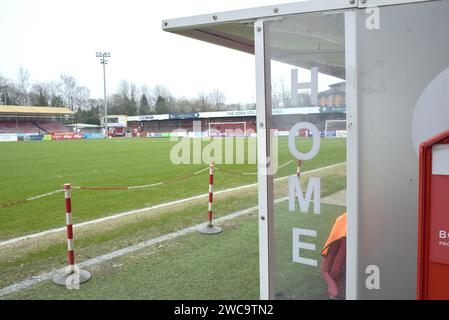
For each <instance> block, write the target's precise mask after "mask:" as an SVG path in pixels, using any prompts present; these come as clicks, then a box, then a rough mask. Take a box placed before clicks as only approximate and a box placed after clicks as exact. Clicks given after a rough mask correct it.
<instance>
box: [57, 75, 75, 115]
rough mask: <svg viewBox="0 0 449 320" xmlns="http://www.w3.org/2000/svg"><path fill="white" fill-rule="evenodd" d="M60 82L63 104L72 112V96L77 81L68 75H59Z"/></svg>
mask: <svg viewBox="0 0 449 320" xmlns="http://www.w3.org/2000/svg"><path fill="white" fill-rule="evenodd" d="M60 80H61V89H62V95H63V101H64V104H65V105H66V106H68V108H69V109H70V110H74V98H75V97H74V95H75V90H76V86H77V81H76V79H75V78H74V77H72V76H70V75H68V74H61V75H60Z"/></svg>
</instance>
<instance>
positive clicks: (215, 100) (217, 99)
mask: <svg viewBox="0 0 449 320" xmlns="http://www.w3.org/2000/svg"><path fill="white" fill-rule="evenodd" d="M209 99H210V101H211V102H212V105H213V106H214V107H215V110H220V109H221V108H222V107H223V106H224V103H225V101H226V97H225V95H224V93H223V92H221V91H220V90H218V89H214V90H212V92H211V93H210V94H209Z"/></svg>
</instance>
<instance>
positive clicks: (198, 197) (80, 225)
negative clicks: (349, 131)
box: [0, 162, 346, 247]
mask: <svg viewBox="0 0 449 320" xmlns="http://www.w3.org/2000/svg"><path fill="white" fill-rule="evenodd" d="M345 163H346V162H339V163H337V164H333V165H330V166H326V167H321V168H317V169H312V170H308V171H304V172H303V174H311V173H314V172H318V171H322V170H327V169H332V168H335V167H337V166H340V165H343V164H345ZM288 177H289V176H284V177H280V178H276V179H274V181H282V180H285V179H288ZM254 186H257V182H256V183H251V184H246V185H243V186H238V187H234V188H229V189H224V190H219V191H215V192H214V195H218V194H222V193H228V192H233V191H238V190H242V189H247V188H252V187H254ZM208 196H209V193H205V194H200V195H197V196H193V197H190V198H184V199H179V200H175V201H172V202H166V203H162V204H158V205H154V206H151V207H146V208H141V209H137V210H132V211H127V212H122V213H118V214H115V215H112V216H107V217H103V218H99V219H95V220H90V221H85V222H81V223H77V224H74V225H73V227H74V228H78V227H84V226H88V225H92V224H97V223H101V222H105V221H109V220H115V219H118V218H122V217H126V216H129V215H134V214H138V213H142V212H145V211H150V210H156V209H160V208H165V207H168V206H172V205H177V204H181V203H184V202H189V201H192V200H197V199H201V198H206V197H208ZM65 230H66V227H61V228H53V229H49V230H45V231H42V232H37V233H32V234H29V235H25V236H21V237H17V238H13V239H9V240H4V241H0V247H1V246H6V245H9V244H13V243H17V242H20V241H23V240H27V239H34V238H39V237H42V236H46V235H48V234H52V233H57V232H63V231H65Z"/></svg>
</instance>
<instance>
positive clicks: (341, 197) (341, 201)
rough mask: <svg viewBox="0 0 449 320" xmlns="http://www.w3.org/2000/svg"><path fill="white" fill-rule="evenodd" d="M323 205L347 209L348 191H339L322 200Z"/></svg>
mask: <svg viewBox="0 0 449 320" xmlns="http://www.w3.org/2000/svg"><path fill="white" fill-rule="evenodd" d="M321 202H322V203H326V204H332V205H336V206H343V207H346V189H343V190H340V191H337V192H335V193H333V194H331V195H328V196H327V197H324V198H323V199H321Z"/></svg>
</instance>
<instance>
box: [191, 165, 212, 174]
mask: <svg viewBox="0 0 449 320" xmlns="http://www.w3.org/2000/svg"><path fill="white" fill-rule="evenodd" d="M207 169H209V167H206V168H204V169H201V170H200V171H197V172H195V173H194V174H195V175H196V174H200V173H201V172H204V171H206V170H207Z"/></svg>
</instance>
